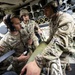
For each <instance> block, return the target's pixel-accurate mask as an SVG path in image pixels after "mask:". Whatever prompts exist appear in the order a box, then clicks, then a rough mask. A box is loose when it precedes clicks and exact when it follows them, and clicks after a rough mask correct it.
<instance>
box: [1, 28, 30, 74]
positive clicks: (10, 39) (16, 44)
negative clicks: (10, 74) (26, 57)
mask: <svg viewBox="0 0 75 75" xmlns="http://www.w3.org/2000/svg"><path fill="white" fill-rule="evenodd" d="M29 36H30V35H29V34H28V33H27V32H26V31H25V30H24V29H22V30H20V34H17V35H13V34H11V33H10V32H8V33H7V34H6V35H5V37H3V38H2V39H1V41H0V46H1V47H3V49H4V52H2V53H1V52H0V56H2V55H3V54H5V53H6V52H8V51H9V50H12V49H14V50H15V51H16V52H15V55H14V57H18V56H20V55H21V54H22V53H23V52H24V51H25V48H24V46H23V43H24V45H27V39H28V38H29ZM20 38H21V39H22V41H23V43H22V42H21V39H20ZM30 50H31V49H30ZM29 54H30V55H31V51H30V52H29ZM2 63H3V64H2V65H1V67H0V73H1V72H2V71H5V69H7V67H8V66H9V65H10V62H8V61H7V60H5V61H4V62H2ZM14 63H16V62H14ZM0 64H1V63H0ZM24 64H25V63H24ZM16 66H18V64H17V65H16Z"/></svg>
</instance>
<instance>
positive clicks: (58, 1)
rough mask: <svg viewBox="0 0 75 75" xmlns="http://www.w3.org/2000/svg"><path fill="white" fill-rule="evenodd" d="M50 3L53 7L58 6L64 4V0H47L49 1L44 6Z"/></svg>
mask: <svg viewBox="0 0 75 75" xmlns="http://www.w3.org/2000/svg"><path fill="white" fill-rule="evenodd" d="M49 5H52V6H53V7H58V6H60V5H62V0H47V3H46V4H45V5H44V6H43V8H45V7H46V6H49Z"/></svg>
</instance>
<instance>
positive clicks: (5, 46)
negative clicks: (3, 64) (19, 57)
mask: <svg viewBox="0 0 75 75" xmlns="http://www.w3.org/2000/svg"><path fill="white" fill-rule="evenodd" d="M7 43H8V41H7V40H6V37H3V38H2V39H1V40H0V48H2V50H3V52H1V53H0V56H1V55H3V54H4V53H6V52H8V51H9V50H10V46H9V45H8V44H7Z"/></svg>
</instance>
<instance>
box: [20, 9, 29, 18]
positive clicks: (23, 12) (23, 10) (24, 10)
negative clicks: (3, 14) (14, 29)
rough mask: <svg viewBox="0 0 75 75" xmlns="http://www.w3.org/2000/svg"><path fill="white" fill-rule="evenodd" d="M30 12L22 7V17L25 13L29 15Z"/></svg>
mask: <svg viewBox="0 0 75 75" xmlns="http://www.w3.org/2000/svg"><path fill="white" fill-rule="evenodd" d="M28 14H29V12H28V10H26V9H21V11H20V17H22V16H23V15H28Z"/></svg>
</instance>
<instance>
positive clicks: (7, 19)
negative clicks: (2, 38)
mask: <svg viewBox="0 0 75 75" xmlns="http://www.w3.org/2000/svg"><path fill="white" fill-rule="evenodd" d="M12 18H18V19H20V18H19V17H18V16H15V15H14V16H13V15H11V14H8V15H6V16H5V24H6V25H7V28H8V29H10V31H15V27H14V26H13V22H12V21H11V19H12Z"/></svg>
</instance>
